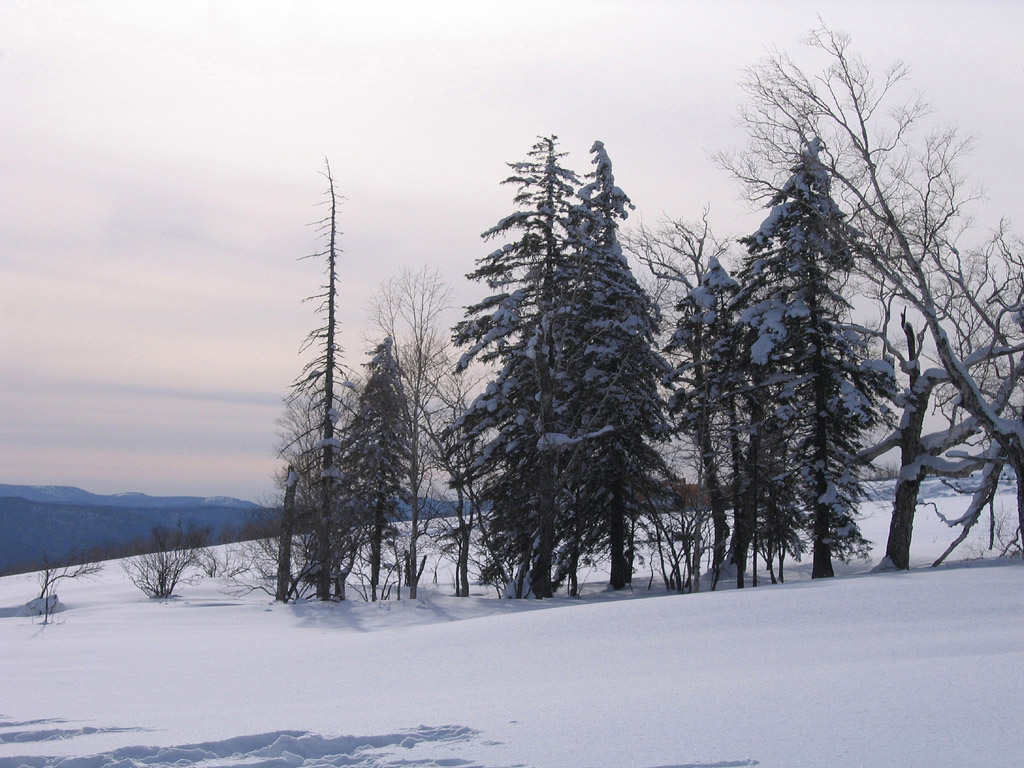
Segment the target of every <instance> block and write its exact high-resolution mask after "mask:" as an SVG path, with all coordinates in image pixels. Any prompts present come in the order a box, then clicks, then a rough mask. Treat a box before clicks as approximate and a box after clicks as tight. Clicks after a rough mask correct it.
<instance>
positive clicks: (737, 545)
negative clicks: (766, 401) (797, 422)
mask: <svg viewBox="0 0 1024 768" xmlns="http://www.w3.org/2000/svg"><path fill="white" fill-rule="evenodd" d="M748 412H749V413H750V423H751V424H753V425H755V426H754V428H753V429H752V430H751V431H750V438H749V440H750V441H749V443H748V444H747V456H746V461H743V460H742V459H740V458H739V457H738V456H736V455H735V454H734V458H733V463H734V464H735V471H736V473H737V481H736V486H737V490H736V498H735V501H734V507H735V512H734V515H733V517H734V521H733V534H732V564H733V565H735V566H736V588H737V589H743V587H744V576H745V572H746V569H747V555H748V553H749V551H750V542H751V541H753V538H754V527H755V525H756V523H757V506H758V501H759V499H758V496H759V494H760V476H759V467H760V462H761V436H760V434H759V432H760V429H761V423H760V422H761V420H762V419H763V418H764V412H763V409H762V408H761V404H760V403H759V402H758V401H757V398H756V397H752V398H750V403H749V405H748ZM738 443H739V440H738V438H736V445H735V446H734V451H737V452H738Z"/></svg>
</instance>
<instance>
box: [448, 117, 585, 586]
mask: <svg viewBox="0 0 1024 768" xmlns="http://www.w3.org/2000/svg"><path fill="white" fill-rule="evenodd" d="M556 141H557V137H555V136H549V137H544V138H541V139H540V140H538V142H537V143H536V144H534V146H533V148H532V149H531V150H530V152H529V155H528V159H527V160H526V161H523V162H519V163H511V164H510V167H511V168H512V170H513V175H512V176H510V177H509V178H508V179H506V180H505V182H504V183H506V184H514V185H516V186H517V187H518V191H517V194H516V196H515V203H516V205H517V206H518V208H519V209H518V210H517V211H515V212H514V213H512V214H510V215H509V216H507V217H506V218H504V219H502V220H501V221H500V222H498V223H497V224H496V225H495V226H494V227H492V228H491V229H489V230H488V231H487V232H485V233H484V234H483V237H484V238H485V239H492V238H497V237H515V239H514V240H512V241H511V242H509V243H507V244H506V245H504V246H502V247H501V248H499V249H497V250H495V251H493V252H492V253H491V254H489V255H488V256H485V257H484V258H482V259H480V260H479V261H478V262H477V269H476V270H475V271H474V272H472V273H471V274H470V275H469V276H468V277H469V278H470V279H472V280H479V281H482V282H484V283H486V284H487V286H488V287H489V288H490V289H491V290H492V291H494V293H493V294H492V295H491V296H489V297H488V298H486V299H484V300H483V301H482V302H480V303H479V304H476V305H474V306H472V307H469V308H468V309H467V312H466V314H467V319H466V320H464V321H463V322H462V323H460V324H459V325H458V326H457V327H456V336H455V339H456V343H458V344H459V345H461V346H466V347H468V350H467V351H466V353H465V354H464V355H463V357H462V360H461V362H460V367H462V368H465V367H466V366H467V365H468V364H469V363H470V361H472V360H474V359H476V358H479V359H480V360H481V361H484V362H495V363H497V364H498V366H499V370H498V373H497V375H496V376H495V377H494V379H493V380H492V381H491V382H490V384H489V385H488V386H487V388H486V390H485V391H484V392H483V393H482V394H481V395H480V396H479V397H477V398H476V400H475V401H474V402H473V404H472V405H471V406H470V408H469V409H468V410H467V412H466V414H465V416H464V417H463V431H464V434H465V435H466V438H467V440H475V439H478V440H479V441H480V442H481V444H482V449H481V450H482V452H481V455H480V458H479V460H478V462H477V465H478V466H477V472H478V474H479V475H480V476H482V477H484V478H485V486H484V497H485V499H486V500H487V501H489V502H490V504H491V506H492V521H491V531H490V537H489V538H490V540H491V541H492V543H493V545H494V547H495V549H496V551H495V552H494V553H493V557H492V560H493V561H494V564H495V565H496V567H495V569H494V570H495V572H497V573H501V572H502V571H503V570H504V569H503V568H501V567H497V565H499V564H500V563H503V562H515V563H517V564H518V565H517V566H516V568H517V572H516V573H515V574H514V581H513V583H512V584H511V592H512V593H513V594H514V595H515V596H516V597H525V596H527V595H528V594H531V593H532V594H533V595H534V596H535V597H538V598H544V597H550V596H551V595H552V594H553V589H552V583H551V566H552V557H553V553H554V548H555V528H556V515H557V506H556V505H557V494H558V482H559V463H560V452H559V451H558V450H557V447H558V446H557V445H555V444H554V443H553V442H552V441H551V440H550V439H549V437H548V436H549V435H554V434H562V433H563V432H564V420H565V414H564V394H565V393H564V391H563V389H562V387H563V385H564V378H563V376H562V369H560V366H562V365H563V364H564V361H563V359H562V356H561V353H562V348H563V342H564V331H565V326H566V319H567V318H566V317H565V315H564V314H560V313H559V308H560V307H562V306H564V303H565V300H564V295H563V294H564V291H565V290H566V289H567V282H566V280H565V278H566V276H567V275H568V274H569V270H570V267H571V264H570V261H571V258H572V250H571V247H570V243H569V233H570V217H571V214H572V209H573V205H574V202H575V192H576V188H577V186H578V184H579V179H578V178H577V176H576V175H575V174H574V173H573V172H572V171H570V170H568V169H566V168H564V167H562V165H561V163H560V161H561V159H562V157H563V156H564V155H563V154H561V153H559V152H558V151H557V143H556ZM503 575H506V576H512V575H513V574H503Z"/></svg>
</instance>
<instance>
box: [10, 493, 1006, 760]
mask: <svg viewBox="0 0 1024 768" xmlns="http://www.w3.org/2000/svg"><path fill="white" fill-rule="evenodd" d="M932 501H934V503H936V504H938V505H939V507H940V508H941V509H944V510H945V512H947V513H950V514H951V513H952V512H953V511H954V509H955V506H956V504H958V503H959V500H957V499H951V498H950V499H946V498H940V497H939V496H935V497H934V498H933V499H932ZM1007 501H1009V500H1008V499H1007ZM867 511H869V512H871V513H872V514H871V516H870V517H869V518H868V519H867V520H866V521H865V529H866V530H867V531H868V532H869V536H875V537H876V539H877V534H876V531H877V530H879V529H883V530H884V526H885V512H886V509H885V503H884V501H882V502H879V503H878V504H875V505H872V508H871V509H870V510H867ZM931 515H932V516H934V515H933V513H931ZM940 533H944V536H942V537H941V540H935V541H933V540H932V539H939V538H940ZM918 534H919V538H918V542H919V543H918V546H917V548H916V549H915V560H916V561H919V562H920V561H926V560H929V559H930V558H931V557H933V554H934V553H935V552H937V551H941V550H942V549H943V548H944V547H945V544H946V543H947V542H948V541H949V539H950V538H951V533H950V532H949V531H948V529H947V530H945V531H943V526H942V524H941V522H939V523H938V524H934V521H931V520H930V517H929V512H928V510H926V509H924V508H922V512H921V515H920V520H919V524H918ZM881 540H882V541H883V542H884V537H883V538H882V539H881ZM970 546H971V547H978V546H980V544H979V542H977V541H976V542H974V543H972V544H971V545H970ZM979 553H980V550H975V549H968V550H965V552H964V553H963V554H966V555H974V554H979ZM871 565H872V564H871V563H863V564H860V565H859V566H850V567H849V568H847V569H846V570H845V573H847V574H848V575H846V576H844V577H841V578H837V579H832V580H823V581H814V582H811V581H809V580H796V581H794V582H792V583H788V584H786V585H781V586H768V587H761V588H758V589H746V590H742V591H736V590H731V591H724V592H716V593H707V592H705V593H701V594H695V595H682V596H678V595H667V596H666V595H664V594H659V593H648V592H647V591H646V590H644V589H642V588H638V589H636V591H634V592H632V593H626V594H609V593H607V592H605V591H603V588H602V587H601V585H600V584H599V583H594V584H592V585H590V586H589V588H588V589H587V590H586V592H587V593H586V595H585V596H584V598H583V599H581V600H570V599H568V598H556V599H554V600H551V601H544V602H541V603H538V602H533V601H519V602H517V601H498V600H495V599H493V598H491V597H489V596H485V594H486V593H485V592H484V591H482V590H481V592H480V594H479V595H478V596H475V597H470V598H466V599H457V598H454V597H449V596H447V589H446V586H445V583H446V582H445V580H444V579H443V578H442V579H440V585H438V586H436V587H432V588H430V589H427V590H426V593H427V596H426V598H425V599H423V600H422V601H418V602H409V601H403V602H402V603H387V604H383V605H370V604H365V603H347V604H339V605H319V604H313V603H307V604H300V605H288V606H284V605H276V604H273V603H272V602H270V601H269V599H268V598H267V596H266V595H263V594H261V593H250V594H248V595H244V596H239V595H236V594H232V593H231V590H230V585H229V584H227V583H226V582H223V581H221V580H218V579H205V580H203V581H202V582H200V583H198V584H195V585H192V586H186V587H183V588H181V590H180V597H178V598H177V599H172V600H169V601H164V602H157V601H151V600H147V599H146V598H144V597H143V596H142V594H141V593H139V592H138V591H136V590H135V589H134V587H132V586H131V585H130V584H129V583H128V582H127V580H126V579H125V576H124V574H123V573H122V572H121V571H120V570H119V569H118V568H116V567H113V566H108V567H107V568H106V570H105V571H104V572H103V574H102V575H101V576H100V577H99V579H97V580H95V581H92V582H87V581H79V582H70V583H67V584H65V585H62V587H61V588H60V594H61V599H62V601H63V602H64V603H65V604H66V605H67V608H68V610H67V611H66V612H64V613H61V614H60V615H59V617H58V623H56V624H53V625H50V626H46V627H42V626H41V625H40V624H39V623H38V621H33V620H32V619H29V618H22V617H17V616H13V615H12V613H13V610H12V609H14V608H15V607H17V606H20V605H21V604H22V603H24V602H25V601H26V600H27V599H28V598H29V597H32V596H33V591H34V584H35V582H34V580H33V577H32V576H30V575H22V576H12V577H6V578H2V579H0V648H2V649H3V653H2V654H0V768H17V766H21V765H27V766H33V767H34V768H44V767H45V766H54V765H62V766H63V768H114V767H115V766H117V768H134V767H135V766H138V767H140V768H141V766H157V767H162V766H168V767H169V766H175V768H193V767H196V768H207V767H209V768H220V766H229V765H231V766H234V765H239V766H241V765H245V766H259V767H260V768H287V766H292V767H293V768H299V767H301V768H319V767H323V768H333V767H335V766H336V767H337V768H341V766H377V767H378V768H380V767H383V766H388V767H389V768H390V767H394V768H397V766H453V767H456V768H471V767H472V766H478V767H480V768H484V767H486V768H497V767H499V766H516V765H519V766H538V767H540V766H550V767H551V768H563V767H566V766H595V767H607V768H613V767H614V768H619V767H621V766H641V767H643V768H654V767H655V766H659V767H667V766H672V767H674V768H698V767H700V768H711V767H712V766H716V767H717V768H725V767H726V766H764V767H769V766H770V767H773V768H776V767H777V768H791V767H792V766H822V767H825V766H828V767H829V768H833V767H835V766H900V767H901V768H903V767H909V766H922V768H923V767H925V766H927V767H928V768H942V767H947V768H964V767H967V766H986V768H988V767H1000V766H1006V767H1007V768H1009V766H1019V765H1020V755H1021V754H1024V727H1022V726H1021V724H1022V723H1024V704H1022V702H1021V697H1020V695H1019V691H1020V690H1021V687H1022V685H1024V567H1022V566H1021V565H1020V564H1019V563H1014V562H1009V563H1007V562H1005V561H1004V562H1000V561H993V560H971V561H967V562H961V563H957V564H954V565H951V566H949V567H943V568H940V569H931V568H927V567H923V568H918V569H915V570H914V571H911V572H910V573H902V574H896V573H870V572H869V569H870V567H871ZM789 573H790V574H791V577H792V578H794V579H798V577H800V576H802V575H803V570H802V569H801V568H795V569H791V570H790V571H789ZM638 582H639V580H638ZM644 584H646V581H644ZM648 595H653V596H650V597H648ZM72 756H73V757H75V758H76V759H74V760H65V759H64V758H67V757H72ZM80 758H84V759H80Z"/></svg>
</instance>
